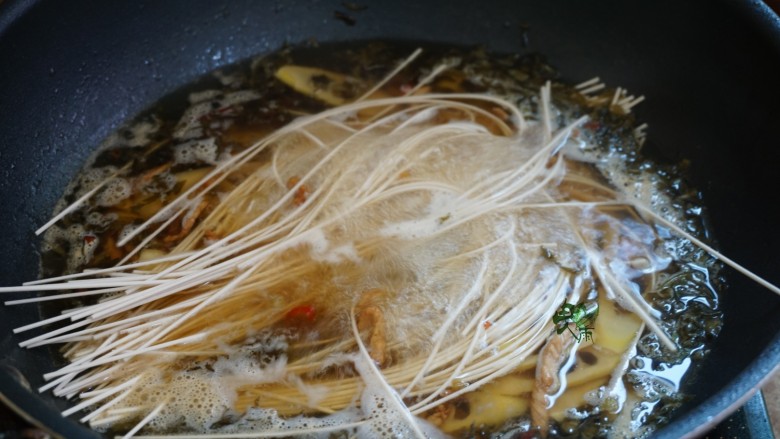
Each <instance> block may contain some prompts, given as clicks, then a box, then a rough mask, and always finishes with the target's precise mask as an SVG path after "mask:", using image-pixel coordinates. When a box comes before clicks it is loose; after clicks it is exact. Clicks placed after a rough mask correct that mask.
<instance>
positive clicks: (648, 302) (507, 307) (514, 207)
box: [10, 43, 723, 437]
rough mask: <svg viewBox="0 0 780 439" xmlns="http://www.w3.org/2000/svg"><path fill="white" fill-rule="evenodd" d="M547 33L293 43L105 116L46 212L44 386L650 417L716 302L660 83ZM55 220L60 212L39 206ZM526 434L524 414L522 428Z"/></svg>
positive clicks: (107, 411)
mask: <svg viewBox="0 0 780 439" xmlns="http://www.w3.org/2000/svg"><path fill="white" fill-rule="evenodd" d="M642 99H643V98H642V97H635V96H633V95H631V94H630V93H629V92H628V91H626V90H624V89H622V88H616V89H612V88H607V87H606V86H605V85H604V84H602V83H601V82H599V80H598V79H593V80H590V81H586V82H584V83H582V84H579V85H568V84H565V83H563V82H562V81H560V80H559V79H558V75H557V73H556V72H555V71H554V70H553V69H552V68H551V67H550V66H549V65H547V64H546V63H545V62H544V61H543V60H542V59H541V58H540V57H538V56H522V57H521V56H498V55H490V54H486V53H485V52H483V51H481V50H470V49H469V50H466V49H455V48H441V47H434V48H426V49H425V50H419V49H418V50H414V48H411V49H410V48H408V47H405V46H398V45H390V44H380V43H373V44H362V45H332V46H321V47H301V48H294V49H286V50H283V51H280V52H278V53H275V54H273V55H269V56H265V57H262V58H258V59H254V60H250V61H247V62H245V63H242V64H238V65H235V66H231V67H227V68H224V69H221V70H219V71H216V72H213V73H212V74H210V75H208V76H207V77H205V78H203V79H201V80H199V81H197V82H196V83H194V84H192V85H190V86H188V87H186V88H184V89H182V90H180V91H178V92H176V93H174V94H173V95H171V96H169V97H167V98H165V99H163V100H162V101H161V102H160V103H159V104H158V105H156V106H154V107H152V108H151V109H149V110H148V111H146V112H144V113H143V114H141V115H139V116H138V117H137V118H136V119H134V120H133V121H132V122H130V123H128V124H127V125H126V126H124V127H122V128H121V129H120V130H118V131H117V132H116V133H115V134H114V135H112V136H111V137H110V138H108V139H107V140H106V141H105V142H104V145H103V146H102V147H101V148H100V149H99V150H98V151H97V152H96V153H95V155H94V156H93V157H92V158H91V159H90V161H89V163H88V164H87V166H86V167H85V168H84V170H83V172H82V173H81V174H80V175H78V176H77V177H76V178H75V179H74V180H73V182H72V184H71V185H70V187H69V188H68V189H67V191H66V194H65V195H64V198H63V199H62V201H61V202H60V205H59V206H58V208H57V211H58V212H59V214H58V215H56V216H55V217H54V218H53V220H52V221H51V223H50V224H47V225H46V226H45V227H42V228H41V232H43V234H44V237H45V239H44V244H43V251H42V255H43V258H42V260H43V263H42V272H43V277H44V279H43V280H39V281H35V282H31V283H30V284H28V285H27V286H24V287H19V288H16V290H26V291H33V292H42V294H41V295H40V296H39V297H32V298H30V299H24V300H20V301H14V302H12V303H10V304H13V305H21V304H22V303H29V302H41V303H42V306H43V307H44V310H45V311H46V312H47V315H48V316H49V318H48V319H46V320H43V321H41V322H31V324H30V325H28V326H26V327H24V328H20V329H19V332H22V333H23V334H22V335H26V332H25V331H26V330H28V329H34V328H41V327H43V328H45V330H46V332H44V331H42V332H41V333H40V335H35V336H29V337H27V338H26V339H25V340H24V341H23V342H22V343H21V344H22V345H23V346H25V347H29V348H33V347H40V346H44V345H52V346H56V347H57V348H58V349H59V351H58V352H59V353H60V354H59V355H61V358H62V359H63V360H64V362H63V363H62V365H61V368H59V369H57V370H52V371H51V372H50V373H48V374H47V375H46V376H45V378H46V380H47V383H48V384H46V385H45V386H44V387H43V388H42V389H41V391H46V392H53V393H54V394H55V395H58V396H62V397H66V398H70V399H72V400H73V401H74V403H73V406H72V408H71V409H69V410H67V411H66V412H65V415H76V416H77V417H78V418H79V419H80V420H81V421H82V422H84V423H87V424H89V425H90V426H91V427H92V428H94V429H97V430H99V431H106V432H110V433H111V434H121V435H126V436H133V435H136V436H149V435H165V434H173V433H176V434H189V435H202V436H203V437H209V436H213V437H247V436H249V435H252V436H253V437H282V436H307V435H308V436H316V437H446V436H451V437H624V436H628V437H640V436H644V435H648V434H649V433H650V432H651V431H652V430H653V429H654V428H656V426H657V425H659V424H662V423H664V422H665V421H666V420H667V419H668V417H669V416H670V413H671V412H672V411H673V410H674V409H675V408H676V407H678V406H679V405H680V404H681V403H682V402H683V401H684V400H685V398H686V395H685V391H684V390H685V385H684V382H685V379H687V378H688V377H690V376H692V375H695V368H696V367H698V366H699V365H700V363H701V360H702V358H704V357H705V356H706V354H707V351H708V344H709V343H710V342H711V341H712V340H713V339H714V338H715V337H716V336H717V334H718V332H719V330H720V328H721V322H722V315H721V310H720V309H719V306H718V291H720V290H721V289H722V288H723V282H722V280H721V279H720V278H719V276H718V270H719V266H720V262H718V258H721V259H722V257H721V256H720V255H718V254H717V253H716V252H715V251H714V250H712V249H711V248H709V247H708V246H707V245H706V244H705V243H704V242H702V241H700V240H699V238H697V237H702V236H704V232H705V230H704V227H703V216H704V212H703V207H702V205H701V202H700V199H699V198H698V195H697V192H696V191H694V190H692V189H691V188H689V187H687V186H686V185H685V183H684V180H683V178H682V171H683V168H684V163H682V164H677V165H674V166H670V165H659V164H654V163H652V162H650V161H648V160H647V159H645V158H643V156H642V154H641V151H642V145H643V143H644V141H645V136H646V134H645V131H646V128H647V127H646V126H645V125H642V124H638V123H637V122H636V121H635V117H634V116H633V114H632V109H633V108H634V106H635V105H637V104H639V103H640V102H641V101H642ZM44 230H45V232H44ZM518 435H519V436H518Z"/></svg>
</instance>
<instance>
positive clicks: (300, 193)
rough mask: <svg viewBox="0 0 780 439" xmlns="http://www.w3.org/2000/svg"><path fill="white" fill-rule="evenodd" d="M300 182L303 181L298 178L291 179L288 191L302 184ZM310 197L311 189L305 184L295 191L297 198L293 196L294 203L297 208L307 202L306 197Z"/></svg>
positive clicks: (288, 181)
mask: <svg viewBox="0 0 780 439" xmlns="http://www.w3.org/2000/svg"><path fill="white" fill-rule="evenodd" d="M300 181H301V179H300V178H298V177H290V179H289V180H287V189H292V188H293V187H295V185H296V184H298V183H300ZM308 195H309V188H308V187H307V186H306V185H305V184H302V185H301V186H300V187H298V190H296V191H295V196H293V203H295V205H296V206H300V205H301V204H303V203H305V202H306V197H307V196H308Z"/></svg>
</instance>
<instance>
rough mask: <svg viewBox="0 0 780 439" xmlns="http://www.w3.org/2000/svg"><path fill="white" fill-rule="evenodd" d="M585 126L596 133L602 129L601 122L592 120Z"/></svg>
mask: <svg viewBox="0 0 780 439" xmlns="http://www.w3.org/2000/svg"><path fill="white" fill-rule="evenodd" d="M583 126H584V127H585V128H587V129H589V130H592V131H596V130H598V129H599V128H601V123H600V122H599V121H597V120H591V121H588V122H585V124H584V125H583Z"/></svg>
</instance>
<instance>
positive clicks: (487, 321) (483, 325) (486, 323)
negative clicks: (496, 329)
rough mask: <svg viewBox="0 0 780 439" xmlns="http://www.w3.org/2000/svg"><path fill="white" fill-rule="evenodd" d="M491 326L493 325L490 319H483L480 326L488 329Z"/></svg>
mask: <svg viewBox="0 0 780 439" xmlns="http://www.w3.org/2000/svg"><path fill="white" fill-rule="evenodd" d="M491 326H493V324H492V323H490V320H485V322H484V323H482V327H483V328H485V330H488V329H490V327H491Z"/></svg>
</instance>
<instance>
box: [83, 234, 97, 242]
mask: <svg viewBox="0 0 780 439" xmlns="http://www.w3.org/2000/svg"><path fill="white" fill-rule="evenodd" d="M96 239H97V237H95V236H94V235H84V244H92V243H93V242H95V240H96Z"/></svg>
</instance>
